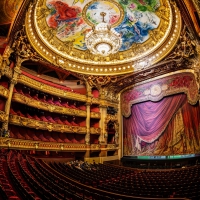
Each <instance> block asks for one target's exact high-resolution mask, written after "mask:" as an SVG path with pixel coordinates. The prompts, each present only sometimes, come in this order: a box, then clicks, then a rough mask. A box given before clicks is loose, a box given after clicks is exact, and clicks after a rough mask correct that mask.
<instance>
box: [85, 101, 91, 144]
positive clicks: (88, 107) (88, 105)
mask: <svg viewBox="0 0 200 200" xmlns="http://www.w3.org/2000/svg"><path fill="white" fill-rule="evenodd" d="M86 108H87V109H86V111H87V118H86V127H87V133H86V136H85V143H86V144H87V145H89V144H90V103H89V102H87V103H86Z"/></svg>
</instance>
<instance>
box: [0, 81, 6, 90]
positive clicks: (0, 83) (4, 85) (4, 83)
mask: <svg viewBox="0 0 200 200" xmlns="http://www.w3.org/2000/svg"><path fill="white" fill-rule="evenodd" d="M0 85H2V86H3V87H5V88H7V89H8V81H2V82H0Z"/></svg>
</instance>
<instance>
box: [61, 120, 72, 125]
mask: <svg viewBox="0 0 200 200" xmlns="http://www.w3.org/2000/svg"><path fill="white" fill-rule="evenodd" d="M62 122H63V123H64V124H65V125H68V126H71V124H70V123H69V122H68V121H67V119H65V120H64V121H62Z"/></svg>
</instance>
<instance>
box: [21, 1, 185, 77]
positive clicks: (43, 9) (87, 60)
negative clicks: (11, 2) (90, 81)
mask: <svg viewBox="0 0 200 200" xmlns="http://www.w3.org/2000/svg"><path fill="white" fill-rule="evenodd" d="M102 12H104V13H106V15H105V16H104V21H105V22H102V18H103V16H101V13H102ZM25 24H26V25H25V28H26V34H27V37H28V39H29V41H30V43H31V45H32V46H33V48H34V49H35V50H36V52H37V53H38V54H40V55H41V56H42V57H43V58H44V59H46V60H47V61H49V62H50V63H53V64H54V65H56V66H58V67H60V68H62V69H65V70H69V71H73V72H78V73H83V74H92V75H120V74H126V73H132V72H137V71H138V70H141V69H145V68H148V67H149V66H151V65H153V64H155V63H157V62H158V61H160V60H161V59H163V58H164V57H166V55H168V54H169V52H170V51H171V50H172V49H173V48H174V46H175V45H176V43H177V41H178V39H179V36H180V31H181V25H182V21H181V16H180V12H179V9H178V7H177V6H176V4H175V3H173V2H171V1H169V0H154V1H147V0H145V1H132V0H126V1H124V0H123V1H122V0H77V1H74V0H62V1H61V0H37V1H36V4H31V5H30V7H29V9H28V11H27V14H26V22H25ZM92 27H94V28H92ZM99 29H102V30H104V31H106V32H107V33H108V34H107V35H108V37H107V35H106V34H105V32H104V38H106V37H107V38H111V37H110V36H109V33H113V32H114V35H116V36H117V37H118V39H119V36H120V37H121V39H122V42H121V41H120V40H118V42H116V41H115V42H116V43H115V42H108V41H110V40H106V39H104V38H103V39H102V40H101V41H100V42H96V41H97V40H98V39H100V37H98V36H99V35H98V36H96V37H95V36H94V37H93V42H91V43H90V42H89V40H90V39H91V38H92V36H91V35H90V36H88V34H90V32H92V33H93V34H96V33H97V32H98V34H99V33H100V32H101V31H100V30H99ZM112 30H114V31H112ZM120 43H121V46H120ZM90 45H91V47H90ZM115 46H117V48H119V49H117V48H115ZM93 50H95V52H93ZM114 52H115V53H114Z"/></svg>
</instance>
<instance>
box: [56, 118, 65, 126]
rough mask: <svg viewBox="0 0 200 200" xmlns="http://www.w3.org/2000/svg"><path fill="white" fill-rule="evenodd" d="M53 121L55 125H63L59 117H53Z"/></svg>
mask: <svg viewBox="0 0 200 200" xmlns="http://www.w3.org/2000/svg"><path fill="white" fill-rule="evenodd" d="M54 121H55V122H56V123H57V124H64V123H63V122H62V121H61V120H60V118H59V117H55V118H54Z"/></svg>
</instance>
